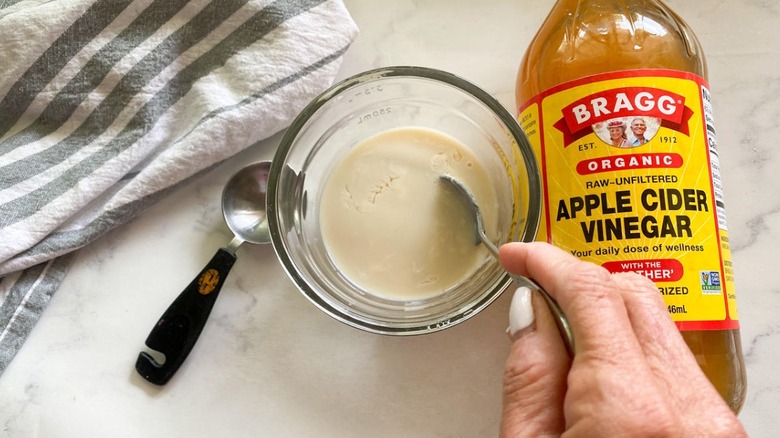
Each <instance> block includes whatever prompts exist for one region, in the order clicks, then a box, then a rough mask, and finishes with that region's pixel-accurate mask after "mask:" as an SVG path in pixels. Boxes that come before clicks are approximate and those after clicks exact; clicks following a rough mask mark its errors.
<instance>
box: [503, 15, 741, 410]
mask: <svg viewBox="0 0 780 438" xmlns="http://www.w3.org/2000/svg"><path fill="white" fill-rule="evenodd" d="M516 98H517V105H518V108H519V112H518V120H519V121H520V123H521V125H522V126H523V129H524V130H525V132H526V134H527V136H528V138H529V140H530V141H531V144H532V145H533V147H534V149H535V152H536V156H537V159H538V161H539V168H540V169H541V172H542V180H543V194H544V196H543V202H544V204H545V206H544V215H543V217H542V221H541V224H540V230H539V234H538V240H543V241H547V242H550V243H552V244H555V245H556V246H559V247H561V248H563V249H565V250H567V251H570V252H571V253H573V254H575V255H577V256H578V257H580V258H581V259H583V260H588V261H591V262H594V263H596V264H599V265H602V266H604V267H606V268H607V269H608V270H610V271H611V272H626V271H633V272H638V273H640V274H643V275H645V276H647V277H648V278H650V279H652V280H653V281H654V282H655V284H656V285H657V286H658V290H659V293H661V294H662V295H663V297H664V299H665V301H666V304H667V308H668V310H669V313H670V314H671V316H672V318H673V320H674V321H675V323H676V324H677V326H678V328H679V330H680V331H681V333H682V335H683V338H684V339H685V341H686V342H687V344H688V346H689V347H690V348H691V350H692V351H693V353H694V355H695V356H696V359H697V360H698V362H699V365H700V366H701V367H702V369H703V370H704V373H705V374H706V375H707V376H708V377H709V379H710V381H711V382H712V383H713V384H714V386H715V387H716V388H717V390H718V391H719V392H720V394H721V395H722V396H723V398H724V399H725V400H726V402H727V403H728V404H729V405H730V406H731V408H732V409H733V410H734V411H735V412H738V411H739V410H740V409H741V407H742V403H743V401H744V398H745V390H746V377H745V365H744V359H743V354H742V347H741V341H740V335H739V318H738V315H737V307H736V297H735V290H734V279H733V270H732V265H731V253H730V249H729V232H728V227H727V223H726V214H725V207H724V200H723V193H722V188H721V177H720V171H719V159H718V150H717V145H716V134H715V132H716V131H715V122H714V119H713V115H712V103H711V99H710V88H709V85H708V82H707V65H706V61H705V58H704V54H703V53H702V50H701V47H700V45H699V42H698V40H697V39H696V37H695V36H694V34H693V32H692V31H691V29H690V28H689V27H688V25H687V24H686V23H685V22H684V21H683V20H682V19H681V18H680V17H679V16H678V15H677V14H675V13H674V12H673V11H672V10H670V9H669V7H667V6H666V5H665V4H664V3H662V2H661V1H660V0H558V1H556V3H555V6H554V7H553V9H552V11H551V12H550V14H549V15H548V17H547V19H546V20H545V22H544V24H543V25H542V27H541V28H540V30H539V31H538V33H537V35H536V36H535V38H534V39H533V41H532V43H531V45H530V46H529V48H528V50H527V52H526V53H525V56H524V58H523V60H522V63H521V65H520V68H519V71H518V75H517V88H516ZM669 366H670V368H673V367H674V364H669Z"/></svg>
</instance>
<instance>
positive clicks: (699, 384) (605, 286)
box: [500, 243, 747, 437]
mask: <svg viewBox="0 0 780 438" xmlns="http://www.w3.org/2000/svg"><path fill="white" fill-rule="evenodd" d="M500 260H501V263H502V264H503V265H504V267H505V268H506V269H507V270H508V271H509V272H512V273H515V274H521V275H525V276H528V277H531V278H533V279H534V280H536V282H537V283H539V284H540V285H541V286H542V287H544V288H545V290H547V292H549V293H550V295H552V296H553V297H554V298H555V299H556V300H557V301H558V303H559V304H560V306H561V309H562V310H563V312H564V313H565V314H566V315H567V317H568V319H569V323H570V324H571V328H572V331H573V333H574V339H575V349H576V351H575V355H574V358H570V357H569V356H568V354H567V353H566V350H565V348H564V345H563V341H562V339H561V335H560V333H559V332H558V330H557V328H556V326H555V324H554V322H553V319H552V315H551V314H550V311H549V310H548V309H547V307H546V305H545V303H544V301H543V300H542V299H541V298H540V297H539V299H536V298H537V297H534V299H533V300H531V301H532V306H533V313H534V316H535V321H534V322H533V323H532V324H531V326H529V327H527V328H524V329H522V330H519V331H518V332H517V333H515V334H514V336H513V339H514V342H513V344H512V349H511V352H510V354H509V358H508V359H507V362H506V370H505V373H504V395H503V412H502V420H501V436H502V437H525V436H529V437H538V436H545V435H553V436H558V435H561V434H563V435H565V436H583V437H601V436H604V437H613V436H664V437H666V436H684V437H692V436H708V437H714V436H727V437H741V436H747V435H746V434H745V431H744V429H743V428H742V425H741V424H740V423H739V421H738V420H737V418H736V416H735V415H734V413H733V412H732V411H731V409H729V407H728V406H727V405H726V403H725V402H724V401H723V399H722V398H721V397H720V395H719V394H718V393H717V391H716V390H715V388H714V387H713V386H712V384H711V383H710V382H709V380H708V379H707V377H706V376H705V375H704V373H703V372H702V371H701V369H700V368H699V365H698V364H697V363H696V359H695V358H694V357H693V354H692V353H691V352H690V350H689V348H688V346H687V345H686V344H685V342H684V341H683V339H682V336H681V335H680V333H679V331H678V330H677V327H676V326H675V325H674V322H673V321H672V319H671V317H670V316H669V313H668V311H667V309H666V306H665V304H664V301H663V298H662V297H661V295H660V294H659V293H658V289H657V288H656V286H655V285H654V284H653V282H652V281H650V280H648V279H647V278H645V277H643V276H641V275H639V274H635V273H623V274H610V273H609V272H608V271H607V270H606V269H604V268H602V267H600V266H597V265H595V264H592V263H587V262H584V261H581V260H579V259H577V258H576V257H574V256H572V255H570V254H569V253H567V252H565V251H563V250H561V249H558V248H556V247H554V246H552V245H549V244H546V243H509V244H506V245H504V246H502V247H501V250H500ZM526 291H527V290H526ZM517 293H518V294H523V293H524V292H523V290H522V289H521V290H519V291H518V292H517ZM525 293H529V292H525ZM518 298H519V299H520V300H522V299H523V298H525V297H523V296H520V297H515V299H518ZM514 305H515V303H514V300H513V306H514Z"/></svg>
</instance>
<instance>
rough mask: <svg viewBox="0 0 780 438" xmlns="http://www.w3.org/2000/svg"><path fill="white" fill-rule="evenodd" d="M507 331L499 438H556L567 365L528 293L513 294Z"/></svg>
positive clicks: (547, 317)
mask: <svg viewBox="0 0 780 438" xmlns="http://www.w3.org/2000/svg"><path fill="white" fill-rule="evenodd" d="M529 315H531V316H529ZM509 331H510V336H512V339H513V343H512V349H511V350H510V353H509V357H508V358H507V361H506V366H505V371H504V392H503V412H502V415H501V436H502V437H526V436H528V437H538V436H544V435H555V436H557V435H560V434H561V433H563V431H564V429H565V420H564V416H563V400H564V396H565V394H566V377H567V374H568V371H569V367H570V366H571V359H570V358H569V355H568V353H566V349H565V348H564V346H563V342H562V340H561V335H560V334H559V333H558V329H557V328H556V326H555V323H554V322H553V319H552V315H551V314H550V311H549V309H547V307H546V304H545V302H544V300H543V299H542V298H541V297H538V296H536V295H535V293H532V292H531V290H529V289H528V288H524V287H522V288H519V289H517V291H516V292H515V295H514V297H513V298H512V305H511V309H510V329H509Z"/></svg>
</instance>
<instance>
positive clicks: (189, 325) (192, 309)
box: [135, 248, 236, 385]
mask: <svg viewBox="0 0 780 438" xmlns="http://www.w3.org/2000/svg"><path fill="white" fill-rule="evenodd" d="M235 261H236V256H235V254H232V253H230V252H228V251H226V250H225V249H224V248H220V249H219V250H218V251H217V253H216V254H215V255H214V257H213V258H212V259H211V261H209V263H208V264H207V265H206V267H205V268H203V270H202V271H201V272H200V274H198V276H197V277H195V279H194V280H192V282H191V283H190V284H189V286H187V288H186V289H184V291H182V293H181V294H180V295H179V296H178V297H177V298H176V299H175V300H174V301H173V303H171V305H170V306H169V307H168V309H167V310H166V311H165V313H163V315H162V316H161V317H160V320H159V321H157V324H156V325H155V326H154V328H152V331H151V333H149V336H148V337H147V338H146V346H147V347H149V348H151V349H152V350H155V351H158V352H160V353H162V354H163V355H165V361H164V362H163V363H159V362H157V361H156V360H155V359H154V358H153V357H152V356H151V355H150V354H149V353H147V352H145V351H142V352H141V353H140V354H139V355H138V359H137V360H136V363H135V369H136V371H138V374H140V375H141V376H142V377H143V378H144V379H146V380H148V381H149V382H151V383H154V384H155V385H165V384H166V383H167V382H168V380H170V378H171V377H173V374H174V373H176V370H178V369H179V367H180V366H181V364H182V363H184V359H186V358H187V355H189V354H190V351H192V347H194V346H195V342H196V341H197V340H198V337H199V336H200V333H201V331H203V326H205V325H206V320H208V317H209V314H210V313H211V309H212V308H213V307H214V303H215V302H216V301H217V296H218V295H219V291H220V289H222V285H223V284H224V282H225V278H226V277H227V275H228V273H229V272H230V268H232V267H233V263H235Z"/></svg>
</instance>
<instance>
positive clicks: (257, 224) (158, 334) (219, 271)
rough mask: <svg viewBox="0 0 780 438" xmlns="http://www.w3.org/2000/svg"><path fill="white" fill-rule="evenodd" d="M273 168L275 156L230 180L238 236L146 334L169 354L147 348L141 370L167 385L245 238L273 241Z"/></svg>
mask: <svg viewBox="0 0 780 438" xmlns="http://www.w3.org/2000/svg"><path fill="white" fill-rule="evenodd" d="M270 168H271V162H270V161H259V162H256V163H252V164H250V165H248V166H246V167H244V168H243V169H241V170H239V171H238V173H236V174H235V175H233V177H231V178H230V180H229V181H228V182H227V184H226V185H225V188H224V190H223V191H222V215H223V216H224V218H225V222H226V223H227V226H228V228H230V230H231V231H232V232H233V236H234V237H233V240H231V241H230V243H228V245H227V246H226V247H224V248H220V249H219V250H218V251H217V253H216V254H215V255H214V257H213V258H212V259H211V261H209V263H208V264H207V265H206V267H205V268H203V270H202V271H201V272H200V274H198V276H197V277H195V279H194V280H192V282H191V283H190V284H189V286H187V287H186V288H185V289H184V291H183V292H182V293H181V294H180V295H179V296H178V297H177V298H176V300H174V301H173V303H171V305H170V306H169V307H168V309H167V310H166V311H165V313H163V315H162V316H161V317H160V320H159V321H157V324H156V325H155V326H154V328H153V329H152V331H151V333H149V336H148V337H147V338H146V346H147V347H149V348H150V349H152V350H154V351H155V352H157V353H159V354H162V355H164V361H163V362H162V363H160V362H158V361H157V360H156V359H155V358H154V357H152V355H151V354H150V353H148V352H146V351H142V352H141V353H140V354H139V355H138V359H137V360H136V363H135V369H136V370H137V371H138V373H139V374H140V375H141V376H142V377H143V378H144V379H146V380H148V381H149V382H151V383H154V384H156V385H164V384H165V383H167V382H168V380H169V379H170V378H171V377H173V374H174V373H175V372H176V370H178V369H179V367H180V366H181V364H182V363H184V359H186V358H187V355H189V353H190V351H191V350H192V347H193V346H195V342H196V341H197V340H198V337H199V336H200V333H201V331H203V326H204V325H205V324H206V320H207V319H208V317H209V314H210V313H211V309H212V308H213V307H214V303H215V302H216V300H217V296H218V295H219V291H220V289H222V285H223V284H224V281H225V278H227V275H228V273H229V272H230V268H232V267H233V263H235V261H236V250H237V249H238V248H239V246H241V244H242V243H244V242H249V243H269V242H270V241H271V235H270V232H269V230H268V221H267V218H266V202H265V199H266V190H267V187H268V172H269V170H270Z"/></svg>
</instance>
